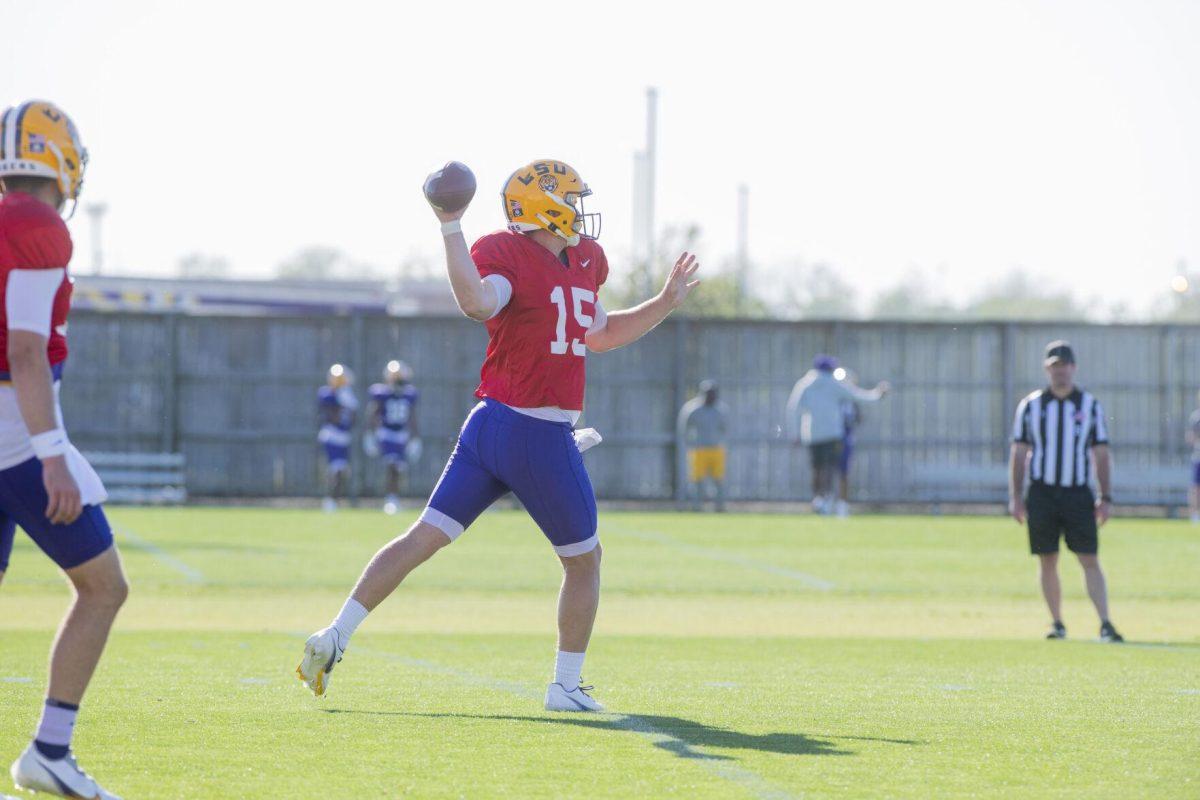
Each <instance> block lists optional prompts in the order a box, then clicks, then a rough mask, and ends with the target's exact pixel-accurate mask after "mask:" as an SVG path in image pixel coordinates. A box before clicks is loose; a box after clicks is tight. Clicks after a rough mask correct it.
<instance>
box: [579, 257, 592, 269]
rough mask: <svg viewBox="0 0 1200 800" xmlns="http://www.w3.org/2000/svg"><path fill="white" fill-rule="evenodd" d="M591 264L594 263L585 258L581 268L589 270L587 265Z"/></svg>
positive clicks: (580, 264)
mask: <svg viewBox="0 0 1200 800" xmlns="http://www.w3.org/2000/svg"><path fill="white" fill-rule="evenodd" d="M590 263H592V260H591V259H590V258H585V259H584V260H583V261H580V262H579V266H581V267H583V268H584V269H587V265H588V264H590Z"/></svg>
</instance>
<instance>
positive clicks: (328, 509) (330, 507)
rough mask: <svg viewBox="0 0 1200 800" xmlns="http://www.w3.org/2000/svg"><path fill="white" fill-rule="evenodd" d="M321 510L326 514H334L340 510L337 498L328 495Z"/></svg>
mask: <svg viewBox="0 0 1200 800" xmlns="http://www.w3.org/2000/svg"><path fill="white" fill-rule="evenodd" d="M321 510H322V511H324V512H325V513H326V514H332V513H333V512H335V511H337V510H338V504H337V500H334V499H333V498H332V497H326V498H325V499H324V500H322V501H321Z"/></svg>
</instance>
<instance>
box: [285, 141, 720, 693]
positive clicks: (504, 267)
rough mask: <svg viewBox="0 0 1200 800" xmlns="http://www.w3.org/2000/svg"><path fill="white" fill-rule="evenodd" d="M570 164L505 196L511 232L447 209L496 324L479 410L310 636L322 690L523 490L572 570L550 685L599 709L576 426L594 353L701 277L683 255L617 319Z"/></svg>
mask: <svg viewBox="0 0 1200 800" xmlns="http://www.w3.org/2000/svg"><path fill="white" fill-rule="evenodd" d="M589 194H591V192H590V190H589V189H588V187H587V185H586V184H585V183H584V182H583V181H582V180H581V179H580V177H579V175H578V174H577V173H576V172H575V170H573V169H572V168H571V167H569V166H567V165H566V164H564V163H562V162H560V161H554V160H549V159H547V160H542V161H536V162H534V163H532V164H530V165H528V166H526V167H522V168H521V169H519V170H517V171H516V172H514V173H513V174H512V175H511V176H510V177H509V179H508V180H507V181H506V182H505V185H504V189H503V192H502V195H503V202H504V212H505V215H506V217H507V218H508V230H506V231H499V232H497V233H492V234H489V235H487V236H484V237H483V238H482V239H480V240H479V241H477V242H476V243H475V246H474V247H473V248H471V249H470V250H468V249H467V243H466V240H465V239H464V238H463V234H462V228H461V225H460V222H459V220H460V218H461V217H462V214H463V211H464V210H465V206H464V207H463V208H459V209H458V210H456V211H450V212H444V211H438V210H437V209H436V208H435V210H434V211H435V214H436V215H437V217H438V219H440V220H441V221H442V234H443V237H444V239H445V247H446V269H447V272H448V273H449V277H450V285H451V288H452V290H453V292H454V297H455V300H456V301H457V302H458V306H459V308H460V309H462V311H463V313H464V314H466V315H467V316H469V317H471V318H472V319H475V320H478V321H479V322H483V323H485V324H486V326H487V330H488V335H489V342H488V348H487V355H486V356H485V357H484V362H483V369H482V374H481V380H480V383H479V388H478V389H477V390H476V392H475V394H476V396H477V397H479V398H480V401H481V402H480V403H479V404H478V405H477V406H475V408H474V409H473V410H472V411H471V413H470V415H469V416H468V417H467V420H466V423H465V424H464V425H463V428H462V432H461V433H460V435H459V439H458V444H457V445H456V447H455V449H454V452H453V453H452V454H451V456H450V460H449V462H448V463H447V464H446V468H445V471H444V472H443V473H442V477H441V480H440V481H439V482H438V484H437V487H436V488H435V489H434V491H433V495H432V497H430V499H429V504H428V506H427V507H426V508H425V510H424V512H423V513H422V514H421V517H420V519H419V520H418V521H417V522H416V523H415V524H414V525H413V526H412V527H411V528H410V529H409V530H408V532H407V533H406V534H404V535H403V536H401V537H399V538H397V539H395V540H393V541H392V542H390V543H388V544H387V545H385V546H384V547H383V549H381V550H380V551H379V552H378V553H376V554H375V557H374V558H373V559H372V560H371V562H370V563H369V564H368V565H367V567H366V569H365V570H364V571H363V574H362V577H361V578H359V580H358V584H357V585H356V586H355V587H354V591H353V593H352V594H351V595H350V598H349V599H348V600H347V601H346V604H345V605H344V606H343V607H342V610H341V612H340V613H339V614H338V615H337V617H336V618H335V619H334V620H333V623H332V624H331V625H330V626H329V627H328V628H325V629H323V630H320V631H318V632H317V633H315V634H313V635H312V637H310V638H309V640H308V642H307V643H306V644H305V647H304V657H303V660H302V661H301V663H300V667H299V669H298V672H299V674H300V677H301V679H302V680H304V681H305V682H306V683H307V684H308V685H309V687H310V688H311V689H312V690H313V692H314V693H316V694H318V695H320V694H322V693H323V692H324V691H325V689H326V687H327V686H328V676H329V672H330V670H332V669H333V667H334V665H335V664H337V662H338V661H340V660H341V657H342V653H343V652H344V651H345V649H346V645H347V644H348V643H349V640H350V636H351V635H352V634H353V633H354V630H355V628H357V627H358V625H359V623H361V622H362V621H363V619H365V618H366V616H367V614H368V612H369V611H371V610H372V609H374V608H375V607H376V606H377V605H379V603H380V602H382V601H383V599H384V598H386V597H387V596H388V595H390V594H391V593H392V592H393V591H394V590H395V589H396V587H397V586H398V585H399V584H400V582H401V581H403V580H404V578H405V576H406V575H408V573H409V572H411V571H412V570H413V569H414V568H415V567H417V566H418V565H419V564H421V563H422V562H424V561H425V560H426V559H428V558H429V557H430V556H432V555H433V554H434V553H436V552H437V551H438V550H440V549H442V548H443V547H445V546H446V545H448V544H450V542H452V541H454V540H455V539H457V538H458V537H459V536H460V535H462V533H463V531H464V530H465V529H466V528H468V527H469V526H470V525H471V523H472V522H474V521H475V519H476V517H478V516H479V515H480V514H481V513H482V512H483V511H484V509H486V508H487V507H488V506H490V505H491V504H492V503H494V502H495V501H496V500H497V499H499V498H500V497H501V496H503V495H504V494H506V493H508V492H510V491H511V492H513V494H515V495H516V496H517V498H518V499H519V500H520V501H521V503H522V505H524V506H525V508H526V509H527V510H528V511H529V514H530V516H532V517H533V519H534V521H535V522H536V523H537V524H538V526H539V527H540V528H541V529H542V532H543V533H544V534H545V535H546V538H548V539H549V540H550V543H551V544H552V545H553V547H554V552H555V553H556V554H557V555H558V557H559V560H560V561H561V562H562V566H563V582H562V589H561V591H560V593H559V601H558V656H557V660H556V661H555V666H554V679H553V681H552V682H551V683H550V685H549V687H548V688H547V690H546V700H545V706H546V709H547V710H550V711H601V710H603V707H602V706H601V705H600V703H598V702H597V701H596V700H594V699H593V698H592V697H591V696H590V695H589V694H588V693H587V692H588V689H589V688H590V687H582V686H580V685H579V682H580V679H579V676H580V671H581V670H582V668H583V659H584V653H585V651H586V650H587V646H588V640H589V638H590V637H591V633H592V624H593V622H594V621H595V618H596V608H597V605H598V604H599V600H600V542H599V540H598V538H597V535H596V498H595V495H594V493H593V491H592V484H591V481H590V480H589V478H588V474H587V470H586V469H585V468H584V465H583V458H582V456H581V455H580V449H579V445H578V444H577V442H576V438H575V436H574V435H573V427H574V425H575V423H576V421H577V420H578V419H579V416H580V414H581V412H582V410H583V396H584V382H585V378H584V373H585V367H584V363H585V357H586V355H587V351H588V350H593V351H596V352H603V351H606V350H612V349H614V348H617V347H622V346H624V345H627V344H629V343H631V342H633V341H635V340H637V339H639V338H640V337H641V336H643V335H644V334H646V333H647V332H649V331H650V330H651V329H653V328H654V327H655V326H656V325H658V324H659V323H660V322H662V321H663V320H664V319H665V318H666V317H667V315H668V314H670V313H671V312H672V311H673V310H674V309H676V308H678V307H679V306H680V305H681V304H682V303H683V302H684V301H685V300H686V299H687V296H688V294H689V293H690V292H691V291H692V289H694V288H695V287H696V285H697V284H698V283H699V281H698V280H695V279H694V275H695V274H696V270H697V269H698V268H699V264H698V263H697V262H696V259H695V256H692V255H689V254H687V253H684V254H682V255H681V256H680V257H679V259H678V261H676V262H675V265H674V267H673V268H672V269H671V273H670V275H669V276H668V277H667V280H666V284H665V285H664V286H663V289H662V291H661V292H659V293H658V294H657V295H656V296H654V297H653V298H651V299H649V300H647V301H646V302H644V303H642V304H641V305H638V306H636V307H634V308H631V309H628V310H624V311H613V312H611V313H606V312H605V310H604V308H603V307H602V306H601V304H600V302H599V300H598V299H597V297H596V292H597V290H598V289H599V288H600V287H601V286H602V285H603V284H604V282H605V280H606V279H607V277H608V261H607V260H606V258H605V255H604V251H603V250H602V249H601V248H600V245H598V244H596V241H595V239H596V235H597V234H598V232H599V215H598V214H584V213H583V207H582V202H583V198H584V197H587V196H588V195H589Z"/></svg>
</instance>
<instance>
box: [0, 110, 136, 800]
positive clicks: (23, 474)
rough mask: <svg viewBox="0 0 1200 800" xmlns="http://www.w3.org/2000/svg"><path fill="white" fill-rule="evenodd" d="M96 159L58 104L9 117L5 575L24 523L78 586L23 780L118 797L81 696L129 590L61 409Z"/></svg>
mask: <svg viewBox="0 0 1200 800" xmlns="http://www.w3.org/2000/svg"><path fill="white" fill-rule="evenodd" d="M86 161H87V153H86V151H85V150H84V149H83V145H82V144H80V142H79V136H78V134H77V133H76V130H75V126H74V124H72V122H71V120H70V118H68V117H67V115H66V114H64V113H63V112H62V111H61V110H60V109H58V108H57V107H55V106H54V105H52V104H51V103H46V102H42V101H30V102H27V103H22V104H20V105H17V106H13V107H11V108H9V109H7V110H6V111H4V112H3V115H2V116H0V194H3V200H0V296H2V298H3V302H0V323H2V324H0V575H2V574H3V570H4V569H5V568H6V567H7V564H8V556H9V553H10V552H11V549H12V540H13V535H14V533H15V528H16V526H17V525H20V526H21V528H22V529H23V530H24V531H25V532H26V533H27V534H29V536H30V538H32V539H33V540H34V542H35V543H36V544H37V545H38V547H40V548H41V549H42V550H43V551H44V552H45V553H46V555H48V556H49V557H50V558H51V559H53V560H54V562H55V563H56V564H57V565H58V566H59V567H60V568H61V569H62V570H63V572H65V573H66V576H67V578H68V579H69V580H70V581H71V583H72V585H73V586H74V587H75V601H74V602H73V603H72V604H71V608H70V610H69V611H68V612H67V615H66V617H65V618H64V619H63V622H62V625H61V626H60V627H59V629H58V636H57V638H56V639H55V640H54V646H53V649H52V650H51V652H50V685H49V686H48V687H47V690H46V703H45V706H44V708H43V710H42V718H41V722H40V724H39V725H38V729H37V733H36V734H35V736H34V740H33V741H32V742H31V743H30V745H29V747H28V748H27V749H26V750H25V752H24V753H22V754H21V756H20V757H19V758H18V759H17V760H16V762H14V763H13V765H12V778H13V782H14V783H16V784H17V786H19V787H21V788H23V789H32V790H34V791H39V792H46V793H48V794H52V795H59V796H62V797H87V798H114V795H112V794H109V793H108V792H106V791H104V790H103V789H101V788H100V787H99V786H98V785H97V784H96V782H95V781H94V780H93V779H92V778H91V777H89V776H88V775H87V774H86V773H85V772H84V771H83V770H81V769H80V768H79V766H78V765H77V764H76V763H75V757H74V755H72V753H71V734H72V731H73V729H74V726H75V718H76V715H77V713H78V711H79V703H80V702H81V701H82V699H83V693H84V691H85V690H86V689H87V685H88V682H89V681H90V680H91V678H92V673H93V671H94V670H95V668H96V664H97V662H99V660H100V655H101V653H102V652H103V651H104V644H105V642H106V641H107V639H108V632H109V630H110V629H111V627H112V623H113V620H114V618H115V617H116V615H117V610H118V609H119V608H120V607H121V605H122V603H124V601H125V595H126V593H127V592H128V588H127V585H126V582H125V574H124V572H123V571H122V569H121V560H120V558H119V557H118V555H117V549H116V546H115V545H114V544H113V536H112V530H111V529H110V528H109V525H108V521H107V519H105V516H104V512H103V511H102V510H101V508H100V504H101V503H102V502H103V501H104V500H105V497H106V495H105V492H104V486H103V484H101V482H100V478H99V477H98V476H97V475H96V473H95V471H94V470H93V469H92V468H91V466H89V465H88V463H87V461H86V460H84V458H83V456H82V455H80V454H79V451H78V450H76V449H75V447H74V446H73V445H72V444H71V442H70V440H69V439H68V438H67V434H66V431H65V430H64V429H63V421H62V410H61V409H60V408H59V405H58V387H59V379H60V377H61V376H62V370H63V365H64V363H65V361H66V358H67V340H66V326H67V312H68V311H69V309H70V304H71V279H70V278H69V277H68V276H67V263H68V262H69V261H70V260H71V250H72V246H71V235H70V234H69V233H68V232H67V226H66V224H65V223H64V222H63V219H62V216H61V212H62V210H63V208H64V206H65V205H66V203H67V201H68V200H70V201H71V202H76V201H77V200H78V198H79V188H80V185H81V184H82V182H83V172H84V167H85V165H86Z"/></svg>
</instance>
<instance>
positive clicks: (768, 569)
mask: <svg viewBox="0 0 1200 800" xmlns="http://www.w3.org/2000/svg"><path fill="white" fill-rule="evenodd" d="M603 530H604V532H606V533H609V532H611V533H615V534H618V535H621V536H631V537H633V538H635V539H641V540H642V541H646V542H655V543H657V544H663V545H666V546H668V547H673V548H675V549H676V550H681V551H683V552H685V553H688V554H690V555H694V556H698V557H699V558H706V559H708V560H709V561H720V562H721V563H723V564H735V565H737V566H739V567H745V568H746V569H750V570H755V571H757V572H765V573H767V574H768V575H776V576H778V577H780V578H788V579H790V580H793V581H796V582H797V583H800V584H803V585H804V586H807V587H808V588H810V589H818V590H820V591H822V592H828V591H830V590H832V589H834V588H835V584H834V583H833V582H832V581H827V580H825V579H824V578H820V577H817V576H816V575H812V574H809V573H807V572H801V571H800V570H795V569H789V568H788V567H781V566H779V565H778V564H771V563H769V562H766V561H757V560H755V559H753V558H745V557H743V556H739V555H735V554H733V553H728V552H726V551H724V550H718V549H716V548H712V547H704V546H702V545H698V544H692V543H690V542H681V541H679V540H678V539H676V538H674V537H671V536H667V535H666V534H664V533H657V532H651V531H642V530H636V529H634V528H628V527H626V526H624V525H614V524H612V523H611V522H605V523H604V525H603Z"/></svg>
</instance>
